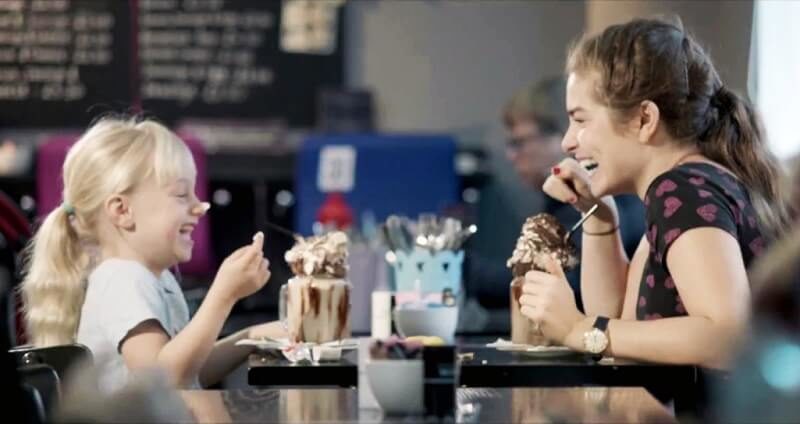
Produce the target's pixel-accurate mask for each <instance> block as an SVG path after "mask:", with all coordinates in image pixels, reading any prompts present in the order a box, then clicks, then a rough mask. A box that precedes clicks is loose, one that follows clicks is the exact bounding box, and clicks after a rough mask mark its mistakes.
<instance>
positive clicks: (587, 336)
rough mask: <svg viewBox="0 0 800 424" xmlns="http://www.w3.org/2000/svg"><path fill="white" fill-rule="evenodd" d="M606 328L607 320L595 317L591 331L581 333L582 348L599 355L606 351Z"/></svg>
mask: <svg viewBox="0 0 800 424" xmlns="http://www.w3.org/2000/svg"><path fill="white" fill-rule="evenodd" d="M606 328H608V318H607V317H597V319H596V320H595V321H594V325H593V326H592V329H591V330H589V331H587V332H585V333H583V348H584V349H586V351H587V352H589V353H591V354H594V355H600V354H602V353H603V351H605V350H606V348H607V347H608V336H607V335H606Z"/></svg>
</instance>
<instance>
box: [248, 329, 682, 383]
mask: <svg viewBox="0 0 800 424" xmlns="http://www.w3.org/2000/svg"><path fill="white" fill-rule="evenodd" d="M487 341H489V340H488V338H485V337H484V338H478V337H468V338H461V339H460V340H458V341H457V345H458V352H459V354H460V355H463V354H465V353H471V354H472V358H471V359H468V358H464V359H463V360H462V361H461V367H460V379H459V384H460V385H461V386H465V387H569V386H584V385H596V386H658V387H656V389H657V390H660V391H662V392H679V391H681V390H682V389H684V388H686V387H687V386H690V385H692V384H693V383H694V382H695V381H696V369H695V367H693V366H677V365H664V364H653V363H644V362H637V361H631V360H624V359H616V358H604V359H602V360H600V361H595V360H594V359H592V358H591V357H589V356H587V355H583V354H578V353H567V354H556V355H554V354H549V355H548V354H529V353H520V352H509V351H500V350H497V349H495V348H488V347H486V345H485V343H486V342H487ZM248 382H249V384H250V385H252V386H262V387H267V386H269V387H299V386H329V387H331V386H332V387H356V386H358V352H357V351H355V350H352V351H346V352H345V354H344V355H343V357H342V360H341V361H338V362H329V363H325V362H323V363H320V364H307V365H297V364H291V363H289V362H288V361H287V360H286V359H284V358H282V357H281V356H280V355H279V354H276V353H268V352H256V353H254V354H252V355H250V358H249V369H248Z"/></svg>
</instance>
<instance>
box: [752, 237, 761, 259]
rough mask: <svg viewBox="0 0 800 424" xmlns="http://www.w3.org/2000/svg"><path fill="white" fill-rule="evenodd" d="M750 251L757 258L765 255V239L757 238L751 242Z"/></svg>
mask: <svg viewBox="0 0 800 424" xmlns="http://www.w3.org/2000/svg"><path fill="white" fill-rule="evenodd" d="M750 251H751V252H753V254H754V255H756V256H761V254H762V253H764V238H763V237H756V238H755V239H753V241H751V242H750Z"/></svg>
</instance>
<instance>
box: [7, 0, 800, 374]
mask: <svg viewBox="0 0 800 424" xmlns="http://www.w3.org/2000/svg"><path fill="white" fill-rule="evenodd" d="M37 5H38V7H40V8H41V10H40V12H34V11H33V9H35V8H36V7H37ZM170 7H172V8H177V9H178V10H180V8H181V7H183V8H185V9H184V10H190V9H191V8H195V9H196V10H204V9H205V11H206V12H208V13H212V12H215V11H216V12H219V13H220V14H221V15H223V19H221V20H220V21H219V22H221V25H223V26H222V27H218V28H214V27H204V26H203V25H202V24H197V23H196V22H195V23H191V22H186V23H182V24H185V25H186V26H183V27H180V26H177V25H181V24H175V25H172V24H170V23H165V22H159V21H158V20H157V19H152V18H148V14H149V13H153V12H155V11H158V10H160V9H162V8H167V9H169V8H170ZM48 8H51V10H48ZM20 10H23V11H25V12H24V13H30V14H34V13H40V14H53V13H55V14H58V13H63V14H65V15H69V14H71V13H77V11H83V12H87V13H92V14H94V15H92V16H94V17H96V18H97V19H89V20H87V21H86V22H82V23H81V24H80V25H79V24H78V23H75V25H74V26H72V27H70V28H67V29H65V30H64V31H66V32H67V33H68V32H69V31H74V33H75V34H74V37H73V38H72V42H71V43H70V42H67V43H55V44H54V45H55V46H57V47H56V48H53V47H52V45H51V46H50V47H48V48H44V49H42V50H40V51H39V53H38V54H40V55H41V56H37V53H36V49H35V48H34V47H36V43H37V42H41V44H40V45H39V47H47V45H48V43H47V41H46V40H45V41H42V40H44V39H40V40H39V41H36V40H34V39H33V38H27V39H26V38H18V37H15V36H14V33H15V32H17V33H19V32H24V31H25V30H26V27H25V25H30V22H33V21H32V20H26V21H25V23H24V24H20V25H22V26H15V25H17V24H16V23H15V22H16V19H17V18H16V17H18V16H19V12H20ZM226 10H227V11H228V12H233V13H232V14H229V15H224V14H223V13H222V11H226ZM59 11H60V12H59ZM245 11H250V12H248V13H245ZM659 15H662V16H669V15H677V16H679V17H680V19H681V20H682V22H683V24H684V26H685V27H686V28H688V29H689V30H690V31H691V32H692V33H693V34H694V35H695V36H696V37H697V38H698V39H699V40H700V42H701V43H702V44H703V45H704V46H706V47H707V49H708V50H709V51H710V54H711V56H712V58H713V60H714V61H715V63H716V65H717V68H718V70H719V71H720V73H721V76H722V79H723V80H724V81H726V84H728V85H729V86H731V87H732V88H734V89H735V90H737V91H739V92H740V93H746V94H747V95H748V96H749V97H750V98H751V99H752V100H754V101H755V103H756V105H757V106H758V108H759V109H760V111H761V112H762V116H763V118H764V120H765V123H766V127H767V130H768V131H769V139H770V143H771V147H772V149H773V151H774V152H775V153H776V154H777V155H778V156H779V157H780V158H781V159H783V160H785V161H786V163H787V164H788V163H790V161H791V160H792V158H793V157H794V155H795V154H797V153H798V151H800V137H799V136H798V135H797V131H796V130H795V128H794V125H793V123H794V122H795V119H796V118H795V117H794V116H793V112H794V111H796V110H797V108H796V107H794V105H795V103H796V102H795V99H797V98H800V84H797V76H798V75H800V49H798V48H797V46H798V45H800V30H798V29H797V27H796V26H793V25H792V23H793V22H796V21H797V19H798V18H800V3H798V2H788V1H785V2H784V1H512V0H502V1H490V0H484V1H466V0H465V1H449V0H403V1H400V0H398V1H392V0H377V1H367V0H331V1H308V2H304V1H301V0H284V1H283V2H266V1H260V0H252V1H247V0H236V1H235V0H227V1H213V0H212V1H208V2H205V3H204V2H199V1H198V2H194V1H177V0H175V1H170V0H164V1H162V0H138V1H136V0H131V1H130V2H123V1H106V0H63V1H58V0H54V1H52V2H37V1H31V0H27V1H22V0H19V1H17V0H3V2H2V3H0V191H2V194H3V195H4V196H6V197H7V199H6V200H7V201H10V202H11V203H12V204H15V205H17V206H18V207H19V210H20V211H21V213H22V215H23V216H24V218H25V219H26V220H28V222H29V223H33V222H35V220H36V219H37V217H39V216H41V215H43V214H45V213H46V212H47V211H48V210H49V209H52V208H53V207H55V206H56V205H58V204H59V203H60V193H59V191H58V189H57V188H56V187H57V184H58V181H57V178H58V173H59V168H58V167H59V166H60V161H63V155H64V152H65V149H66V147H65V144H64V143H65V140H69V139H74V135H75V134H79V133H80V131H81V129H83V128H85V127H86V125H88V124H89V123H90V122H91V121H92V119H93V118H95V117H96V116H97V115H100V114H103V113H108V112H134V113H137V112H142V113H143V114H144V115H146V116H152V117H154V118H156V119H159V120H161V121H162V122H165V123H167V124H168V125H169V126H170V127H171V128H172V129H174V130H176V131H178V132H179V134H181V135H184V136H185V139H191V142H192V143H193V144H192V149H193V153H194V154H195V155H196V156H195V158H196V160H197V161H198V169H199V180H198V183H199V186H198V193H199V195H200V196H201V197H203V198H204V200H208V201H209V202H210V203H211V209H210V212H209V214H208V217H207V218H206V219H205V224H204V225H206V226H207V228H206V229H205V231H201V232H200V233H201V235H202V236H203V237H204V238H203V239H202V240H200V241H199V242H198V243H197V244H196V246H195V259H193V261H192V262H191V263H189V264H187V265H185V266H183V267H181V269H180V271H179V274H180V281H181V284H182V286H183V288H184V291H185V295H186V297H187V300H188V301H189V304H190V307H192V308H196V307H197V305H198V304H199V302H200V301H201V300H202V298H203V296H204V294H205V292H206V290H207V289H208V285H209V283H210V281H211V279H212V278H213V275H214V272H215V270H216V269H217V267H218V265H219V263H220V261H221V260H222V259H223V258H225V256H227V255H228V254H229V253H230V252H232V251H233V250H234V249H235V248H237V247H238V246H240V245H242V244H245V243H247V242H248V241H249V239H250V237H251V236H252V234H253V233H254V232H255V231H258V230H263V231H265V232H266V236H267V237H266V242H265V256H266V257H267V258H268V259H269V261H270V263H271V270H272V277H271V282H270V283H269V284H268V285H267V286H266V287H265V288H264V289H263V290H261V291H260V292H259V293H257V294H256V295H255V296H252V297H250V298H248V299H246V300H243V301H242V302H240V303H239V304H238V305H237V306H236V308H235V309H234V311H233V313H232V315H231V317H230V319H229V321H228V322H227V323H226V326H225V329H224V330H223V334H226V333H229V332H231V331H234V330H235V329H237V328H241V327H242V326H244V325H245V324H251V323H255V322H263V321H265V320H271V319H276V318H277V316H278V297H279V296H278V292H279V289H280V286H281V284H283V283H284V282H285V281H286V280H287V279H288V278H289V277H290V276H291V271H290V270H289V268H288V266H287V265H286V262H285V261H284V259H283V256H284V252H285V251H286V250H287V249H288V248H290V247H291V246H292V244H293V240H292V239H291V238H290V237H287V236H286V235H284V234H282V233H280V232H277V231H275V230H273V229H271V227H268V224H267V222H269V223H273V224H277V225H280V226H282V227H285V228H288V229H291V230H293V231H297V232H299V233H301V234H303V235H309V234H311V233H312V231H313V227H314V222H315V221H316V220H317V219H318V217H319V216H320V215H319V214H320V211H321V210H322V209H323V208H324V207H325V205H327V206H328V207H331V204H333V205H334V206H337V205H338V203H337V202H338V201H339V200H341V199H339V198H337V197H336V196H331V195H330V192H342V193H344V201H345V202H346V203H347V205H348V207H349V208H350V210H351V211H352V226H351V227H350V229H349V231H350V234H351V238H352V243H353V251H352V252H351V255H352V260H354V261H359V263H358V264H356V265H353V264H351V274H350V280H351V283H352V284H353V332H354V334H361V335H369V332H370V324H371V323H370V312H369V307H370V292H371V291H372V290H373V289H375V288H376V287H378V286H379V285H380V284H384V283H385V281H383V280H386V279H390V278H391V274H390V273H389V272H388V271H387V269H388V264H387V263H386V261H385V258H384V253H385V245H384V244H383V243H381V234H380V224H381V223H382V222H383V221H384V220H385V219H386V218H387V217H388V216H389V215H390V214H397V215H406V216H409V217H411V218H413V219H416V217H417V216H418V214H419V213H423V212H429V213H436V214H439V215H448V216H454V217H457V218H459V219H460V220H462V221H463V224H464V226H467V225H469V224H474V225H476V226H477V228H478V231H477V233H476V234H475V235H474V236H472V237H471V238H470V239H469V240H468V241H467V242H466V244H465V250H466V251H467V255H468V257H469V256H470V255H473V256H475V257H479V258H481V260H482V261H485V262H488V263H494V264H499V266H500V267H501V268H502V267H503V265H504V264H505V261H506V259H507V258H508V257H509V256H510V254H511V251H512V250H513V247H514V242H515V240H516V237H517V236H518V234H519V229H520V226H521V224H522V222H523V221H524V219H525V218H526V217H527V216H529V215H531V214H532V213H533V212H535V211H537V210H539V209H540V208H541V206H542V204H543V201H544V199H543V197H542V196H543V195H542V194H540V193H536V192H534V191H532V190H530V189H529V188H527V187H524V186H523V185H522V184H521V183H520V181H519V179H518V177H517V176H516V174H515V173H514V171H513V169H512V168H511V167H510V166H509V164H508V162H507V160H506V158H505V154H504V149H505V148H506V147H505V146H506V143H505V140H506V135H505V134H504V131H503V126H502V121H501V111H502V109H503V106H504V105H505V103H506V102H507V100H508V99H509V98H510V97H511V96H512V95H513V94H514V93H515V92H516V91H517V90H518V89H519V88H521V87H523V86H525V85H526V84H530V83H532V82H535V81H537V80H540V79H542V78H546V77H550V76H554V75H560V74H561V73H562V72H563V68H564V60H565V54H566V50H567V46H568V45H569V44H570V42H572V41H573V40H575V39H576V37H578V36H579V35H580V34H581V33H583V32H589V33H593V32H597V31H599V30H601V29H603V28H605V27H606V26H608V25H610V24H614V23H620V22H625V21H627V20H629V19H631V18H633V17H650V16H659ZM31 16H32V15H31ZM225 16H227V18H226V17H225ZM228 18H230V20H229V21H226V19H228ZM76 22H77V21H76ZM171 25H172V26H171ZM191 25H195V27H192V26H191ZM224 25H229V26H228V30H231V29H233V31H234V32H235V31H238V34H239V36H238V38H237V37H233V39H228V40H227V41H225V40H223V41H222V43H223V44H224V43H225V42H228V43H229V44H227V46H228V47H226V48H223V47H221V46H222V44H217V45H215V44H214V43H209V44H205V45H204V44H203V39H202V37H200V36H198V37H196V38H194V39H192V38H188V39H185V38H182V36H181V35H180V32H181V30H187V29H189V30H190V31H189V32H186V33H189V34H190V33H191V31H202V30H207V31H209V32H211V33H214V32H215V31H216V34H217V35H220V34H221V33H222V31H221V30H220V28H223V27H224ZM27 29H30V28H27ZM40 30H41V28H40ZM54 31H55V33H56V35H55V37H58V36H59V35H58V33H59V30H58V29H55V30H54ZM135 34H138V35H135ZM209 36H213V34H211V35H209ZM159 37H163V38H159ZM222 37H223V38H224V36H222ZM212 38H213V37H212ZM193 43H194V44H193ZM26 46H27V47H31V52H30V55H28V56H25V57H23V54H22V53H21V51H22V50H24V47H26ZM58 46H61V47H58ZM59 48H62V49H63V51H62V52H61V53H63V54H64V56H63V57H62V56H61V53H59V51H58V49H59ZM181 50H184V51H185V52H186V54H184V55H175V52H180V51H181ZM15 51H16V52H19V56H16V55H15V54H14V53H15ZM76 52H83V53H82V54H83V55H81V54H76ZM48 54H49V55H51V56H50V59H48V58H47V55H48ZM193 54H194V55H195V56H192V55H193ZM37 57H38V59H37ZM48 60H50V61H51V62H50V63H51V64H55V65H54V66H53V67H52V68H51V69H53V68H58V69H60V71H58V72H61V73H62V75H61V77H53V78H51V79H48V78H49V77H48V76H47V75H45V74H46V73H44V72H43V73H42V74H39V76H38V77H37V74H36V73H35V72H28V73H26V72H23V70H24V69H26V67H29V68H30V67H35V64H36V63H37V61H38V62H39V64H41V63H48ZM204 67H205V68H206V70H207V72H199V73H193V69H192V68H196V69H202V68H204ZM15 70H16V71H15ZM50 76H51V77H52V75H50ZM71 137H73V138H71ZM420 140H423V142H419V141H420ZM426 140H427V141H430V140H434V141H441V142H442V143H444V144H445V145H447V146H449V147H448V148H446V149H445V150H444V151H443V152H442V151H439V150H436V149H439V147H437V148H436V149H434V150H436V151H428V150H427V149H428V147H427V146H429V145H430V144H426V143H425V142H424V141H426ZM406 142H407V143H406ZM343 145H344V146H350V147H349V148H348V149H344V150H341V149H340V150H337V149H335V148H334V149H330V148H329V147H330V146H343ZM48 146H49V147H48ZM442 155H444V156H442ZM437 161H438V162H437ZM367 162H369V163H367ZM431 164H433V165H432V166H431ZM340 173H344V174H346V175H345V176H344V177H342V175H340ZM326 179H333V180H332V181H327V180H326ZM342 179H343V180H345V181H344V182H342V181H341V180H342ZM348 179H349V180H348ZM326 181H327V182H326ZM433 181H439V182H441V184H432V182H433ZM326 184H327V185H331V184H332V187H333V188H330V187H328V188H327V189H326ZM3 219H10V218H7V217H6V216H3ZM6 237H7V236H6ZM12 241H14V240H4V242H3V244H2V245H1V246H0V247H3V248H4V249H6V250H8V249H12V248H16V249H17V251H18V247H19V246H13V245H12V243H11V242H12ZM467 262H469V259H468V260H467ZM11 265H13V260H12V261H11ZM465 267H466V265H465ZM473 274H474V273H471V272H470V270H469V269H466V268H465V269H464V270H463V277H464V278H463V279H464V282H463V283H464V286H465V289H466V293H467V299H466V304H465V305H464V306H463V308H465V310H467V311H469V314H462V320H461V321H460V322H459V333H460V334H487V335H503V334H507V332H508V331H509V330H508V326H509V322H508V309H507V308H508V305H507V303H506V304H503V303H502V302H499V303H498V302H496V301H494V302H493V301H490V300H484V299H482V298H481V296H480V294H479V293H480V286H481V285H484V284H498V285H507V284H508V282H509V281H508V280H501V281H480V282H475V281H471V279H472V278H475V277H474V275H473ZM500 275H503V274H500ZM11 280H13V278H12V279H10V281H11ZM464 317H468V318H469V319H465V318H464ZM240 371H241V370H240ZM243 384H246V383H245V382H244V377H243V374H242V372H239V373H234V374H233V376H232V377H231V378H229V380H228V381H226V382H225V383H223V385H222V387H238V386H240V385H243Z"/></svg>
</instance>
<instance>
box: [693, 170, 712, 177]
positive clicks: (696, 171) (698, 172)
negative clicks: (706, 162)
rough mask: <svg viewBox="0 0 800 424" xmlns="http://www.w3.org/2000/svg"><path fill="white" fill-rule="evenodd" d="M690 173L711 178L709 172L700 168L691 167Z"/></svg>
mask: <svg viewBox="0 0 800 424" xmlns="http://www.w3.org/2000/svg"><path fill="white" fill-rule="evenodd" d="M689 173H690V174H694V175H699V176H701V177H705V178H710V175H708V173H706V172H703V171H701V170H699V169H694V168H690V169H689Z"/></svg>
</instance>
